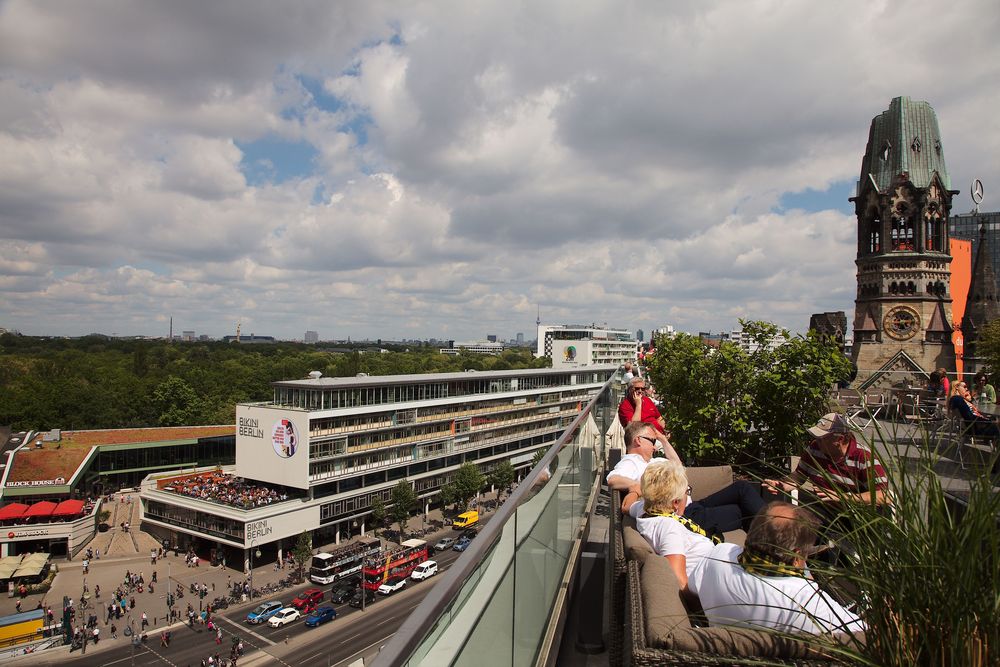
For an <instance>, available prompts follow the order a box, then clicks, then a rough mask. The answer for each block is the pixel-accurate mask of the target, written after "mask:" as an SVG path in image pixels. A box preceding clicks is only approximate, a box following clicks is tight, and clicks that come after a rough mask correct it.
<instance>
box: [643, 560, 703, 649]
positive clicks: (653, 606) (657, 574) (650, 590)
mask: <svg viewBox="0 0 1000 667" xmlns="http://www.w3.org/2000/svg"><path fill="white" fill-rule="evenodd" d="M639 583H640V590H641V591H642V607H643V616H644V618H645V620H646V644H647V645H648V646H650V647H651V648H668V647H669V646H670V644H671V643H672V639H671V636H672V635H673V633H674V632H675V631H676V630H684V629H690V628H691V620H690V619H689V618H688V610H687V607H685V606H684V601H683V600H682V599H681V589H680V586H679V585H678V583H677V577H676V576H674V571H673V570H671V569H670V563H668V562H667V559H666V558H661V557H659V556H654V557H652V558H647V559H646V564H645V565H644V566H643V568H642V573H641V574H640V580H639Z"/></svg>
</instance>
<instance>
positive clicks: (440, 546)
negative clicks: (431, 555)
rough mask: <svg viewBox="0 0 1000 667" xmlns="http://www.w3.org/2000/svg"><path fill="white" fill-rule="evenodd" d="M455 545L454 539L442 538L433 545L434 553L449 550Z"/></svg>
mask: <svg viewBox="0 0 1000 667" xmlns="http://www.w3.org/2000/svg"><path fill="white" fill-rule="evenodd" d="M453 544H455V538H454V537H442V538H441V539H440V540H438V542H437V544H435V545H434V551H444V550H445V549H451V545H453Z"/></svg>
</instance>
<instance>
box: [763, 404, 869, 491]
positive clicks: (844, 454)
mask: <svg viewBox="0 0 1000 667" xmlns="http://www.w3.org/2000/svg"><path fill="white" fill-rule="evenodd" d="M809 435H811V436H812V437H813V438H815V439H814V440H812V441H811V442H810V443H809V444H808V445H807V446H806V448H805V451H804V452H803V453H802V459H801V460H800V461H799V465H798V466H797V467H796V468H795V471H794V472H793V473H792V474H791V475H790V476H789V477H787V478H786V479H784V480H776V479H765V480H764V487H765V488H766V489H770V490H772V491H775V492H779V491H784V492H786V493H787V492H791V491H792V490H793V489H795V488H797V487H799V486H801V485H803V484H805V483H806V482H809V483H811V485H812V490H811V493H812V494H813V495H815V496H816V497H817V498H819V499H820V500H822V501H824V502H832V503H836V502H841V501H842V500H853V501H856V502H862V503H870V502H875V503H876V504H879V505H883V504H887V503H888V502H889V497H888V495H887V493H886V491H887V490H888V478H887V477H886V474H885V469H883V468H882V464H881V463H880V462H879V460H878V458H877V457H876V456H875V455H874V454H873V453H872V451H871V450H870V449H868V448H867V447H865V446H864V445H861V444H858V441H857V439H856V438H855V437H854V434H853V433H852V432H851V428H850V426H849V425H848V423H847V419H845V418H844V416H843V415H840V414H837V413H835V412H831V413H829V414H826V415H823V418H822V419H820V420H819V423H817V424H816V425H815V426H813V427H812V428H810V429H809Z"/></svg>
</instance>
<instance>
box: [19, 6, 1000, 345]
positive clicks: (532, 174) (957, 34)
mask: <svg viewBox="0 0 1000 667" xmlns="http://www.w3.org/2000/svg"><path fill="white" fill-rule="evenodd" d="M998 34H1000V5H998V4H997V3H996V1H995V0H979V1H969V2H963V1H961V0H960V1H958V2H954V3H945V4H942V3H941V2H939V1H933V2H932V1H928V0H913V1H910V2H885V1H877V0H875V1H873V0H845V1H839V2H831V3H820V2H806V1H802V2H790V1H789V2H780V1H761V0H733V1H721V2H713V1H704V0H699V1H697V2H694V1H684V2H681V1H678V2H621V1H608V2H591V1H588V0H583V1H580V0H574V1H573V2H556V1H538V0H532V1H529V2H513V1H511V0H504V1H502V2H424V3H381V2H374V1H371V0H366V1H365V2H328V1H326V0H316V1H314V2H308V1H301V2H292V1H287V2H268V3H261V2H250V1H247V0H238V1H237V0H233V1H230V2H225V1H213V2H204V0H183V1H181V0H171V1H170V2H152V1H149V2H138V1H131V2H125V1H121V2H111V1H101V0H89V1H88V2H79V1H78V0H68V1H66V2H57V1H50V2H44V3H40V2H20V1H12V0H7V1H0V156H2V159H0V327H5V328H9V329H17V330H20V331H21V332H23V333H25V334H67V335H78V334H84V333H87V332H92V331H100V332H105V333H118V334H122V335H131V334H144V335H166V334H167V331H168V319H169V317H171V316H173V322H174V331H175V332H179V331H181V330H182V329H193V330H195V331H197V332H198V333H199V334H201V333H205V334H208V335H210V336H213V337H216V336H222V335H225V334H230V333H233V332H234V330H235V328H236V324H237V322H239V321H242V332H243V333H251V332H253V333H257V334H270V335H274V336H278V337H281V338H290V339H295V338H299V339H301V337H302V336H303V332H305V331H306V330H307V329H311V330H316V331H318V332H319V334H320V337H321V338H322V339H342V338H347V337H348V336H350V337H351V338H353V339H358V338H365V337H368V338H377V337H381V338H429V337H437V338H455V339H458V340H463V341H466V340H475V339H482V338H484V337H485V335H486V334H498V335H499V336H501V337H502V338H508V337H513V336H514V335H515V334H516V333H517V332H524V334H525V336H526V338H529V339H530V338H533V337H534V321H535V316H536V308H539V309H540V310H541V316H542V320H543V322H547V323H589V322H597V323H604V322H607V323H608V324H610V325H613V326H621V327H626V328H629V329H633V330H634V329H637V328H641V329H644V330H645V331H647V332H648V331H649V330H651V329H652V328H654V327H656V326H662V325H664V324H671V325H673V326H674V327H676V328H677V329H679V330H686V331H698V330H703V331H705V330H711V331H720V330H728V329H731V328H734V327H735V326H736V322H737V319H738V318H740V317H750V318H758V319H768V320H771V321H774V322H777V323H779V324H781V325H784V326H787V327H789V328H791V329H792V330H795V331H801V330H803V329H804V328H805V327H806V326H807V324H808V319H809V315H810V314H811V313H814V312H822V311H827V310H845V311H847V312H848V317H849V318H850V317H851V315H852V309H853V298H854V288H855V282H854V263H853V260H854V253H855V243H856V242H855V222H854V218H853V215H852V207H851V205H850V204H849V203H848V201H847V198H848V197H850V196H851V195H852V194H853V192H854V188H855V182H856V180H857V179H858V176H859V172H860V165H861V157H862V154H863V152H864V148H865V142H866V140H867V134H868V127H869V123H870V122H871V119H872V117H874V116H876V115H877V114H879V113H880V112H881V111H882V110H884V109H886V108H888V105H889V102H890V100H891V99H892V98H893V97H896V96H899V95H908V96H910V97H912V98H914V99H920V100H927V101H928V102H930V103H931V105H932V106H933V107H934V108H935V110H936V111H937V114H938V119H939V122H940V125H941V131H942V135H943V145H944V153H945V158H946V160H947V163H948V167H949V171H950V172H951V177H952V187H953V188H955V189H961V190H962V194H961V195H959V196H958V197H957V198H956V202H957V204H956V206H955V209H954V210H955V211H957V212H963V213H964V212H967V211H968V210H969V209H970V208H971V202H970V200H969V196H968V183H969V182H970V180H971V179H972V178H974V177H979V178H981V179H982V180H983V181H984V183H985V184H986V201H985V202H984V205H983V209H984V210H997V209H998V208H1000V164H998V163H1000V159H998V157H997V156H998V155H1000V123H998V122H997V115H996V110H997V109H998V108H1000V85H998V83H1000V41H998V40H997V39H996V36H997V35H998Z"/></svg>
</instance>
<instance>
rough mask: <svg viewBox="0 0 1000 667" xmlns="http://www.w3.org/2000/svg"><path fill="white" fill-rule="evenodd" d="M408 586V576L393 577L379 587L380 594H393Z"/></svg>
mask: <svg viewBox="0 0 1000 667" xmlns="http://www.w3.org/2000/svg"><path fill="white" fill-rule="evenodd" d="M405 587H406V577H393V578H391V579H389V580H388V581H386V582H385V583H384V584H382V585H381V586H379V587H378V592H379V594H380V595H392V594H393V593H395V592H396V591H401V590H403V589H404V588H405Z"/></svg>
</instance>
